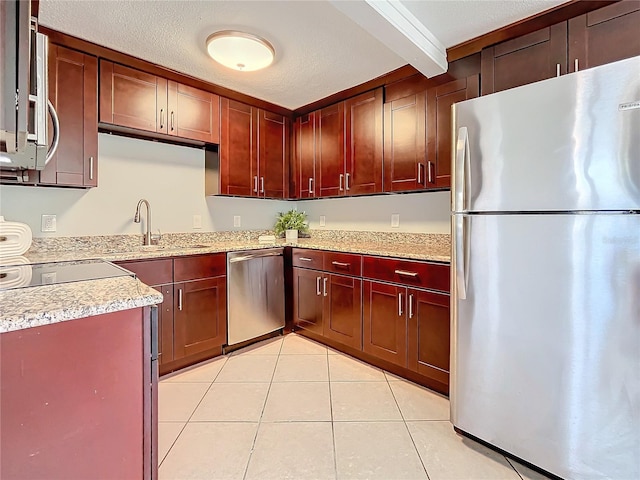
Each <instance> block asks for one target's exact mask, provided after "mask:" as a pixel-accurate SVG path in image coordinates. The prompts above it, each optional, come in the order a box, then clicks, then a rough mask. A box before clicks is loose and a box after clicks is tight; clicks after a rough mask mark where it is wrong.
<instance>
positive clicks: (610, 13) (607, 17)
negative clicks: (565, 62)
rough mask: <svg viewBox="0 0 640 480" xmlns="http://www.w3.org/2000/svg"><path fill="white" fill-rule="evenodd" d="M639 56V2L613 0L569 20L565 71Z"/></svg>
mask: <svg viewBox="0 0 640 480" xmlns="http://www.w3.org/2000/svg"><path fill="white" fill-rule="evenodd" d="M636 55H640V1H636V0H633V1H629V0H627V1H624V2H617V3H614V4H612V5H609V6H607V7H603V8H600V9H598V10H594V11H592V12H589V13H587V14H584V15H580V16H579V17H575V18H572V19H570V20H569V71H570V72H575V71H576V67H577V69H578V70H584V69H585V68H591V67H597V66H598V65H604V64H605V63H610V62H615V61H617V60H622V59H624V58H630V57H635V56H636Z"/></svg>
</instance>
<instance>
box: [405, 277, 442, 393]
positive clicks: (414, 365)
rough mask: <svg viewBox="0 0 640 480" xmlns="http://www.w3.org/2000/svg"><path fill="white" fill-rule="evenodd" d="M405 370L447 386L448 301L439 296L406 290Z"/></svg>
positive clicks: (437, 294)
mask: <svg viewBox="0 0 640 480" xmlns="http://www.w3.org/2000/svg"><path fill="white" fill-rule="evenodd" d="M407 298H408V302H409V305H411V307H410V310H409V317H410V318H409V322H408V335H407V338H408V348H407V353H408V367H409V368H410V369H411V370H414V371H415V372H417V373H419V374H420V375H423V376H425V377H428V378H431V379H433V380H434V381H436V382H439V383H442V384H443V385H446V386H448V385H449V346H450V320H449V312H450V307H449V305H450V298H449V295H446V294H442V293H434V292H427V291H424V290H415V289H409V290H408V297H407Z"/></svg>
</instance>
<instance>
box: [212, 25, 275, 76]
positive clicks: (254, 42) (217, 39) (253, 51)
mask: <svg viewBox="0 0 640 480" xmlns="http://www.w3.org/2000/svg"><path fill="white" fill-rule="evenodd" d="M207 51H208V52H209V55H210V56H211V58H213V59H214V60H215V61H216V62H218V63H220V64H221V65H224V66H225V67H228V68H232V69H234V70H240V71H241V72H252V71H254V70H260V69H262V68H265V67H268V66H269V65H271V63H272V62H273V57H274V55H275V49H274V48H273V46H272V45H271V44H270V43H269V42H268V41H266V40H265V39H263V38H260V37H258V36H256V35H252V34H250V33H245V32H238V31H234V30H223V31H220V32H216V33H212V34H211V35H209V37H208V38H207Z"/></svg>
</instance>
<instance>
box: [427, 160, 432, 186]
mask: <svg viewBox="0 0 640 480" xmlns="http://www.w3.org/2000/svg"><path fill="white" fill-rule="evenodd" d="M432 165H433V162H431V161H429V162H427V181H428V182H429V183H433V175H432V174H431V166H432Z"/></svg>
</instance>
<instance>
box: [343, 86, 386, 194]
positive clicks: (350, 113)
mask: <svg viewBox="0 0 640 480" xmlns="http://www.w3.org/2000/svg"><path fill="white" fill-rule="evenodd" d="M382 97H383V89H382V88H378V89H376V90H373V91H371V92H367V93H363V94H362V95H358V96H357V97H354V98H350V99H349V100H346V101H345V102H344V111H345V140H346V141H345V144H346V163H345V178H344V188H345V194H347V195H358V194H366V193H378V192H382Z"/></svg>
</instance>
